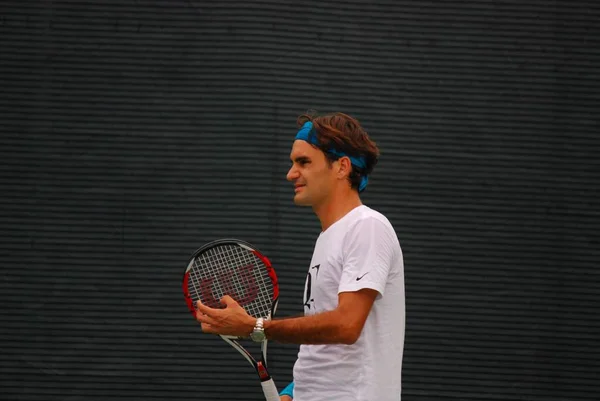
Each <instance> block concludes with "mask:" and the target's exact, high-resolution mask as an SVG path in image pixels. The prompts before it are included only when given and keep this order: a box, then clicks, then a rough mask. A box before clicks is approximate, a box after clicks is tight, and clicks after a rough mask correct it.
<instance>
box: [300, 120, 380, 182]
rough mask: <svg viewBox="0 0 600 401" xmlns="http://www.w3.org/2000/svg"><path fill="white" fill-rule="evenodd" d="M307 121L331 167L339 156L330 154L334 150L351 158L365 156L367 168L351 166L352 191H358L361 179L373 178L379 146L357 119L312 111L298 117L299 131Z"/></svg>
mask: <svg viewBox="0 0 600 401" xmlns="http://www.w3.org/2000/svg"><path fill="white" fill-rule="evenodd" d="M307 121H311V122H312V123H313V127H314V129H315V131H316V132H317V139H318V141H319V146H318V148H319V149H321V150H322V151H323V153H325V156H327V159H328V160H329V162H330V163H331V162H333V161H334V160H337V159H339V156H336V155H334V154H332V153H329V152H328V150H329V149H332V148H333V149H336V150H338V151H342V152H344V153H345V154H347V155H348V156H354V157H361V156H363V157H364V158H365V160H366V167H365V168H359V167H356V166H355V165H352V172H351V173H350V175H349V177H348V179H349V180H350V185H351V186H352V188H354V189H358V186H359V184H360V181H361V179H362V177H363V176H365V175H369V174H371V172H372V171H373V168H374V167H375V165H376V164H377V161H378V159H379V148H378V147H377V144H376V143H375V142H373V140H371V138H369V135H368V134H367V132H366V131H365V130H364V128H363V127H362V126H361V125H360V122H359V121H358V120H357V119H356V118H354V117H351V116H349V115H347V114H344V113H339V112H338V113H331V114H325V115H321V116H319V115H318V114H317V113H316V112H314V111H310V112H307V113H305V114H302V115H300V116H299V117H298V119H297V124H298V128H300V127H302V126H303V125H304V124H305V123H306V122H307Z"/></svg>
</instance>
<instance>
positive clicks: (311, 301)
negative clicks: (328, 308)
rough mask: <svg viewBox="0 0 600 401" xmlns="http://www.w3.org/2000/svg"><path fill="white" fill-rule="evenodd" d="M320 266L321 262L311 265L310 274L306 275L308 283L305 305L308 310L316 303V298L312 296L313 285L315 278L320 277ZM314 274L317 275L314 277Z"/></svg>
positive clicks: (305, 287)
mask: <svg viewBox="0 0 600 401" xmlns="http://www.w3.org/2000/svg"><path fill="white" fill-rule="evenodd" d="M320 267H321V265H320V264H318V265H316V266H313V267H311V268H310V269H308V274H307V275H306V285H305V286H304V307H305V308H307V309H308V310H310V308H311V307H312V305H313V304H314V303H315V299H314V298H312V286H313V283H314V280H316V279H317V277H319V268H320ZM313 274H314V275H315V277H314V279H313Z"/></svg>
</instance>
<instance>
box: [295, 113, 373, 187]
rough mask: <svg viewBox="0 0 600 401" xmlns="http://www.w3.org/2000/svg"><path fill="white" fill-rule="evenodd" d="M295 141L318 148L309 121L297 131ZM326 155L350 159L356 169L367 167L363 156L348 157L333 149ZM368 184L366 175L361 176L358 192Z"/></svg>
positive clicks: (315, 135) (317, 142) (311, 124)
mask: <svg viewBox="0 0 600 401" xmlns="http://www.w3.org/2000/svg"><path fill="white" fill-rule="evenodd" d="M296 139H299V140H301V141H306V142H308V143H310V144H313V145H315V146H319V140H318V139H317V133H316V132H315V130H314V128H313V123H312V122H311V121H307V122H305V123H304V125H303V126H302V128H300V131H298V133H297V134H296ZM327 153H331V154H332V155H335V156H337V157H343V156H347V157H348V158H349V159H350V162H351V163H352V164H353V165H355V166H356V167H358V168H365V167H367V159H366V158H365V157H364V156H360V157H354V156H350V155H347V154H345V153H344V152H341V151H339V150H336V149H333V148H332V149H329V150H328V151H327ZM368 183H369V177H367V176H366V175H363V176H362V179H361V180H360V185H359V186H358V192H362V191H364V190H365V188H366V187H367V184H368Z"/></svg>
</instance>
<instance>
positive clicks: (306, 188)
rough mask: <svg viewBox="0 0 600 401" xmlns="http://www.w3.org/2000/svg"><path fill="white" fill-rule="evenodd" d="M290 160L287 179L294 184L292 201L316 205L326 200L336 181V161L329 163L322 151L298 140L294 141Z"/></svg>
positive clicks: (297, 203) (299, 203)
mask: <svg viewBox="0 0 600 401" xmlns="http://www.w3.org/2000/svg"><path fill="white" fill-rule="evenodd" d="M290 160H291V162H292V166H291V167H290V170H289V171H288V173H287V180H288V181H290V182H292V183H293V184H294V191H295V195H294V203H295V204H296V205H300V206H316V205H319V204H322V203H323V202H326V201H327V199H328V198H329V195H330V193H331V192H332V191H333V190H334V188H335V185H336V182H337V174H336V168H335V165H336V163H333V166H332V165H330V164H329V163H328V161H327V158H326V157H325V154H324V153H323V152H321V151H320V150H319V149H317V148H315V147H313V146H311V145H310V144H308V143H307V142H305V141H300V140H297V141H294V145H293V146H292V152H291V154H290Z"/></svg>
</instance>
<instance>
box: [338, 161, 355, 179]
mask: <svg viewBox="0 0 600 401" xmlns="http://www.w3.org/2000/svg"><path fill="white" fill-rule="evenodd" d="M338 162H339V169H338V176H339V178H346V177H348V176H349V175H350V173H351V172H352V163H351V162H350V158H349V157H348V156H344V157H340V158H339V159H338Z"/></svg>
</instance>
